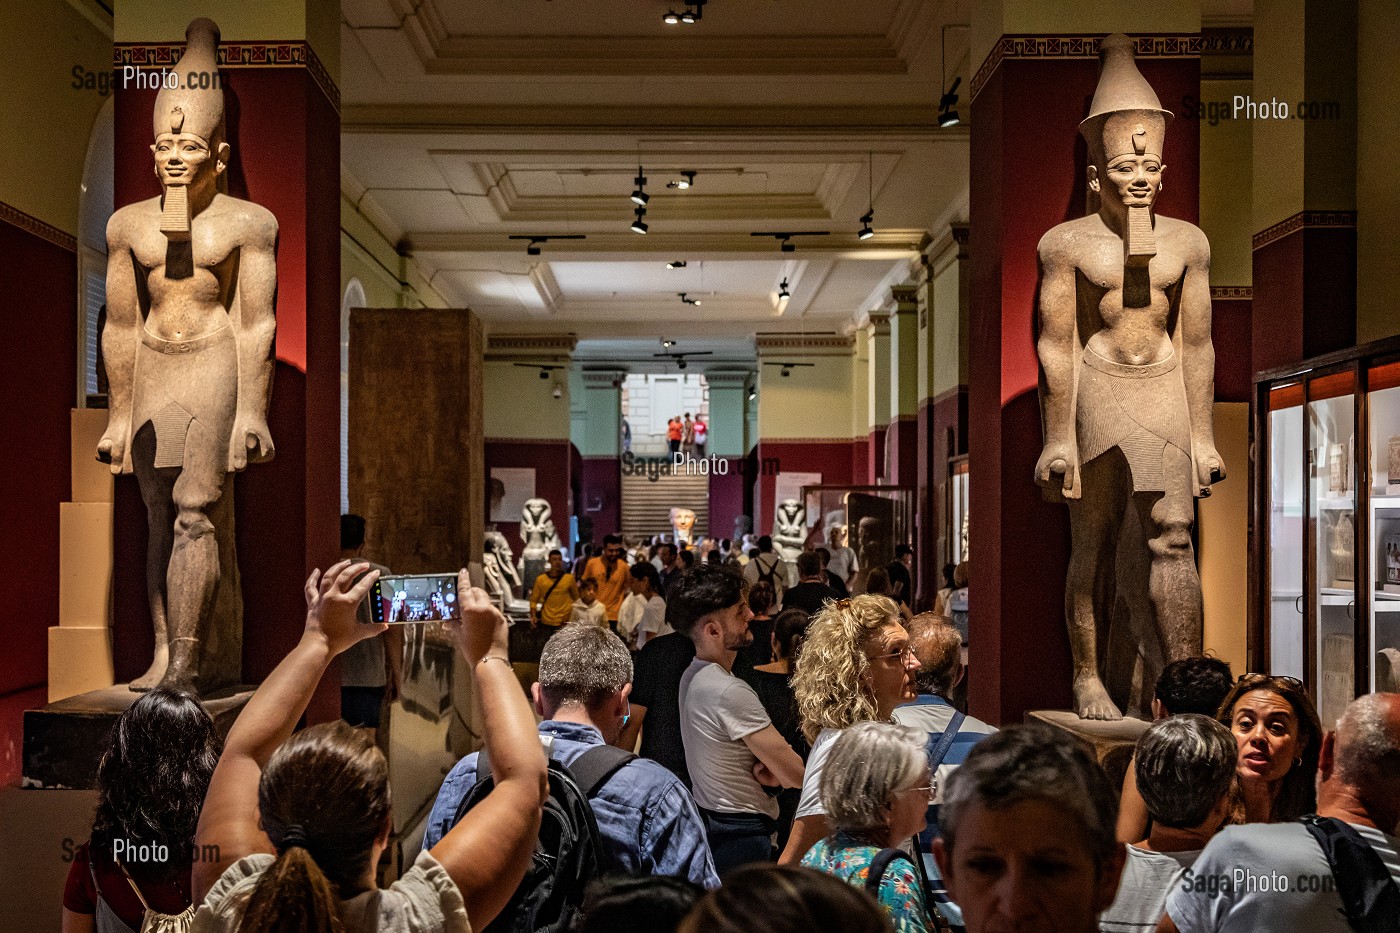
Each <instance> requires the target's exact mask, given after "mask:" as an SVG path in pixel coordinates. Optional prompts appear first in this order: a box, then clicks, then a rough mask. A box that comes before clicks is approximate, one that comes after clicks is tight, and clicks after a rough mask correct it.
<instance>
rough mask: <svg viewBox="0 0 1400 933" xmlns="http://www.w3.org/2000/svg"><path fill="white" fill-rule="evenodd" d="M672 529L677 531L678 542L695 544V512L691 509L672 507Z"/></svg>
mask: <svg viewBox="0 0 1400 933" xmlns="http://www.w3.org/2000/svg"><path fill="white" fill-rule="evenodd" d="M671 530H672V531H673V532H675V537H674V539H673V540H674V541H675V543H676V544H694V543H695V541H694V540H693V539H692V537H691V533H692V532H693V531H694V530H695V513H694V512H693V511H692V510H690V509H683V508H679V507H677V508H673V509H671Z"/></svg>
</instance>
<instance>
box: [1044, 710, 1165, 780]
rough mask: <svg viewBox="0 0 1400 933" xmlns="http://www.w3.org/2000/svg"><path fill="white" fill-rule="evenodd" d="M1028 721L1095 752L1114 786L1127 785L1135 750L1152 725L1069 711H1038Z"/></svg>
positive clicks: (1095, 757)
mask: <svg viewBox="0 0 1400 933" xmlns="http://www.w3.org/2000/svg"><path fill="white" fill-rule="evenodd" d="M1026 722H1041V723H1044V724H1045V725H1047V726H1050V727H1051V728H1053V729H1057V730H1059V731H1061V732H1065V733H1068V734H1069V735H1071V736H1073V737H1074V738H1076V739H1078V740H1079V741H1080V742H1082V743H1084V744H1085V745H1086V746H1088V748H1089V749H1090V750H1091V751H1092V752H1093V753H1094V760H1095V761H1097V762H1098V763H1099V767H1101V768H1103V769H1104V771H1105V773H1107V774H1108V777H1109V780H1111V781H1112V782H1113V786H1114V787H1122V786H1123V775H1124V774H1126V773H1127V771H1128V762H1129V761H1131V760H1132V757H1133V749H1134V748H1136V747H1137V741H1138V739H1139V738H1140V737H1141V736H1142V734H1143V733H1144V732H1146V731H1147V727H1148V725H1149V723H1147V722H1144V721H1143V720H1141V719H1130V718H1125V719H1111V720H1106V719H1080V718H1079V714H1078V713H1076V712H1074V711H1073V710H1067V709H1037V710H1031V711H1030V712H1028V713H1026Z"/></svg>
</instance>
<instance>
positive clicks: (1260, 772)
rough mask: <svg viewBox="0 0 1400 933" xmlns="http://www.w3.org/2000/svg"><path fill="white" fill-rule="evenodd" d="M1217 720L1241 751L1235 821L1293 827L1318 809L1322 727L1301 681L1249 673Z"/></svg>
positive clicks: (1243, 678)
mask: <svg viewBox="0 0 1400 933" xmlns="http://www.w3.org/2000/svg"><path fill="white" fill-rule="evenodd" d="M1215 718H1216V719H1218V720H1220V722H1222V723H1224V724H1225V725H1226V726H1227V727H1229V729H1230V732H1231V733H1232V734H1233V735H1234V737H1235V742H1236V743H1238V745H1239V748H1240V757H1239V763H1238V766H1237V768H1236V771H1235V775H1236V777H1237V778H1238V779H1239V791H1240V802H1239V805H1238V806H1236V808H1235V813H1234V816H1233V818H1232V822H1235V823H1288V822H1291V821H1293V820H1296V819H1297V818H1298V817H1300V816H1302V815H1304V814H1305V813H1313V812H1315V811H1316V810H1317V787H1316V781H1317V759H1318V753H1319V751H1320V750H1321V748H1322V723H1321V722H1319V720H1318V718H1317V707H1315V706H1313V701H1312V698H1311V697H1309V696H1308V692H1307V691H1306V690H1305V689H1303V684H1302V682H1301V681H1299V680H1297V679H1296V678H1293V677H1272V676H1270V675H1268V674H1244V675H1242V676H1241V677H1240V679H1239V681H1238V682H1237V683H1236V684H1235V686H1234V688H1233V689H1231V690H1230V692H1229V693H1228V694H1226V695H1225V699H1224V700H1223V701H1222V702H1221V704H1220V709H1219V711H1218V712H1217V713H1216V714H1215Z"/></svg>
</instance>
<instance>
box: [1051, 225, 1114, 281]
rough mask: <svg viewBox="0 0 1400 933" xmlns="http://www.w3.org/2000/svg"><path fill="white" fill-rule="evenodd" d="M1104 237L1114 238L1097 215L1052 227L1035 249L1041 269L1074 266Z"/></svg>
mask: <svg viewBox="0 0 1400 933" xmlns="http://www.w3.org/2000/svg"><path fill="white" fill-rule="evenodd" d="M1104 236H1112V233H1110V232H1109V231H1108V230H1107V229H1106V228H1105V227H1104V225H1103V221H1101V220H1099V217H1098V215H1097V214H1090V215H1089V216H1087V217H1076V218H1075V219H1074V220H1067V221H1065V222H1064V223H1062V224H1057V225H1055V226H1054V227H1051V228H1050V229H1049V230H1047V231H1046V232H1045V235H1044V236H1042V237H1041V238H1040V243H1039V244H1038V245H1037V246H1036V248H1035V251H1036V255H1037V256H1038V257H1040V265H1041V268H1042V269H1052V268H1057V267H1060V266H1064V265H1066V264H1067V265H1070V266H1073V265H1074V263H1075V260H1076V259H1077V258H1078V257H1080V256H1083V255H1084V254H1085V252H1086V250H1087V249H1088V247H1089V246H1090V244H1091V243H1092V242H1093V241H1095V240H1098V239H1101V238H1103V237H1104Z"/></svg>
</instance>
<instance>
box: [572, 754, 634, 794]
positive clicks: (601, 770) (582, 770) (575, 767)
mask: <svg viewBox="0 0 1400 933" xmlns="http://www.w3.org/2000/svg"><path fill="white" fill-rule="evenodd" d="M636 757H637V756H636V755H634V754H632V753H631V752H629V751H627V750H626V749H623V748H618V747H617V746H615V745H595V746H593V747H592V748H590V749H589V750H588V751H586V752H584V753H583V754H582V755H579V756H578V757H577V758H575V759H574V760H573V763H572V764H570V765H569V774H571V775H572V776H573V779H574V783H575V784H577V785H578V789H579V790H581V791H583V796H585V797H587V798H588V799H589V800H592V799H593V795H594V794H596V793H598V791H599V789H600V788H601V787H602V786H603V785H604V784H606V783H607V782H608V779H609V778H611V777H612V776H613V775H614V774H616V773H617V772H618V771H620V770H621V769H622V767H623V765H625V764H627V762H629V761H631V760H632V759H633V758H636Z"/></svg>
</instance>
